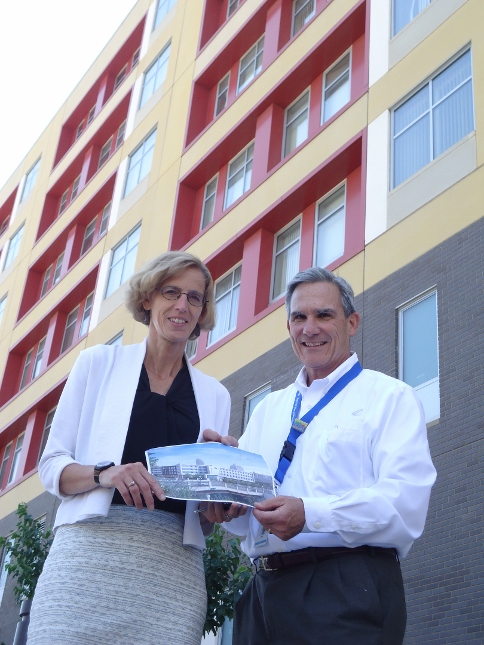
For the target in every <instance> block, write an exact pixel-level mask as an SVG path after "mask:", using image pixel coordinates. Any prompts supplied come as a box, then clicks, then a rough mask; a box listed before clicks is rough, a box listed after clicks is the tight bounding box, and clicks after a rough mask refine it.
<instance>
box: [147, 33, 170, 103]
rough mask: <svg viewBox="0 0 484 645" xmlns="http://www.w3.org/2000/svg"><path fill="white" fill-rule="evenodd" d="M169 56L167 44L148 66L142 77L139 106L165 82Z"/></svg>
mask: <svg viewBox="0 0 484 645" xmlns="http://www.w3.org/2000/svg"><path fill="white" fill-rule="evenodd" d="M169 57H170V45H167V46H166V47H165V49H164V50H163V51H162V52H161V54H160V55H159V56H158V57H157V59H156V60H155V62H154V63H153V64H152V65H150V66H149V67H148V69H147V70H146V72H145V75H144V78H143V89H142V90H141V100H140V104H139V106H140V107H142V106H143V105H144V104H145V103H146V101H147V100H148V99H149V98H150V96H152V95H153V94H154V93H155V92H156V90H157V89H158V88H159V87H160V86H161V85H162V84H163V83H164V82H165V79H166V71H167V69H168V59H169Z"/></svg>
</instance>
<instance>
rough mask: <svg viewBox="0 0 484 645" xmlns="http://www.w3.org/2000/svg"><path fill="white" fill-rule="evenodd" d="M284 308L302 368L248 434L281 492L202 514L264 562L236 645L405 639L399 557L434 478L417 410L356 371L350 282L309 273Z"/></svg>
mask: <svg viewBox="0 0 484 645" xmlns="http://www.w3.org/2000/svg"><path fill="white" fill-rule="evenodd" d="M286 306H287V312H288V322H287V328H288V331H289V335H290V337H291V341H292V346H293V349H294V351H295V353H296V355H297V356H298V358H299V359H300V360H301V362H302V363H303V366H304V367H303V368H302V370H301V371H300V373H299V375H298V377H297V379H296V382H295V383H294V384H292V385H290V386H289V387H288V388H286V389H285V390H281V391H279V392H274V393H272V394H270V395H268V396H267V397H266V398H265V399H264V400H263V401H262V402H261V403H260V404H259V405H258V406H257V408H256V410H255V411H254V413H253V415H252V417H251V420H250V422H249V424H248V427H247V430H246V432H245V434H244V435H243V436H242V438H241V440H240V447H241V448H243V449H244V450H249V451H251V452H255V453H259V454H261V455H263V456H264V458H265V459H266V461H267V463H268V464H269V466H270V468H271V469H272V471H273V472H274V473H276V479H278V480H279V481H280V482H281V483H280V486H279V489H278V495H277V497H275V498H273V499H270V500H266V501H264V502H262V503H258V504H256V505H255V509H253V511H252V512H251V513H246V514H245V507H244V508H242V509H241V508H240V507H239V505H237V504H232V506H231V507H230V508H229V509H223V508H222V507H221V505H220V504H210V505H209V509H208V511H207V516H208V519H210V520H211V521H222V520H225V521H226V522H228V521H230V520H232V519H234V521H233V522H231V523H230V525H228V524H227V528H228V529H229V530H230V531H231V532H235V533H237V534H239V535H243V536H246V539H245V540H244V542H243V550H244V551H245V553H246V554H247V555H249V556H250V558H252V559H253V561H254V563H255V564H256V567H257V573H256V575H255V576H254V578H253V579H252V581H251V583H250V584H249V585H248V587H247V588H246V590H245V591H244V593H243V595H242V597H241V598H240V600H239V602H238V604H237V607H236V615H235V623H234V640H233V642H234V645H265V644H271V645H305V644H307V645H315V644H324V645H334V644H337V645H401V643H402V641H403V636H404V632H405V623H406V610H405V598H404V590H403V583H402V577H401V572H400V564H399V558H402V557H405V556H406V555H407V553H408V551H409V549H410V547H411V545H412V543H413V541H414V540H415V539H416V538H417V537H419V536H420V534H421V533H422V531H423V528H424V523H425V517H426V513H427V508H428V502H429V495H430V489H431V487H432V484H433V483H434V481H435V469H434V467H433V465H432V462H431V459H430V454H429V449H428V444H427V434H426V426H425V420H424V416H423V413H422V408H421V406H420V404H419V402H418V400H417V398H416V396H415V394H414V392H413V390H412V389H411V388H410V387H408V386H407V385H406V384H405V383H402V382H401V381H397V380H396V379H393V378H390V377H389V376H386V375H384V374H381V373H379V372H374V371H370V370H361V366H360V365H359V363H358V359H357V357H356V355H355V354H352V353H351V351H350V338H351V337H352V336H354V335H355V334H356V331H357V329H358V325H359V315H358V314H357V313H356V312H355V308H354V296H353V291H352V289H351V287H350V285H349V284H348V283H347V282H346V281H345V280H343V279H342V278H339V277H337V276H335V275H334V274H332V273H331V272H329V271H326V270H324V269H319V268H312V269H308V270H306V271H302V272H301V273H299V274H297V275H296V277H295V278H294V279H293V280H292V281H291V282H290V284H289V285H288V288H287V294H286ZM322 397H323V398H322ZM318 402H320V403H319V405H318ZM314 406H316V407H314ZM297 419H302V423H300V422H299V421H298V420H297ZM305 423H307V424H308V425H305ZM292 427H294V430H291V428H292ZM290 430H291V435H292V436H291V435H290V436H289V437H288V434H289V431H290ZM286 440H287V442H288V443H285V442H286ZM283 446H284V448H283ZM281 448H283V456H282V458H281V456H280V455H281ZM242 515H244V516H243V517H242Z"/></svg>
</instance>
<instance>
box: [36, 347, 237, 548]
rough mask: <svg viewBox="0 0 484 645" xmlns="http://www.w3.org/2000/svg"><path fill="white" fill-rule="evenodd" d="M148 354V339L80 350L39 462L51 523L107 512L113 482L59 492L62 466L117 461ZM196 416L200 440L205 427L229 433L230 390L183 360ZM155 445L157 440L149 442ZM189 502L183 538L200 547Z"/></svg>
mask: <svg viewBox="0 0 484 645" xmlns="http://www.w3.org/2000/svg"><path fill="white" fill-rule="evenodd" d="M145 354H146V340H145V341H143V342H142V343H140V344H136V345H126V346H116V345H115V346H113V345H96V346H95V347H91V348H89V349H86V350H84V351H83V352H81V354H80V355H79V358H78V359H77V361H76V362H75V364H74V367H73V368H72V371H71V373H70V375H69V378H68V379H67V382H66V384H65V387H64V390H63V392H62V395H61V397H60V400H59V405H58V406H57V410H56V413H55V416H54V420H53V422H52V427H51V430H50V435H49V439H48V441H47V445H46V447H45V450H44V453H43V455H42V458H41V460H40V462H39V475H40V479H41V480H42V483H43V484H44V486H45V488H46V490H48V491H49V492H50V493H52V494H54V495H56V496H57V497H59V498H60V499H61V500H62V503H61V505H60V506H59V509H58V511H57V516H56V520H55V524H54V528H56V527H57V526H60V525H62V524H74V523H75V522H79V521H81V520H85V519H88V518H91V517H96V516H104V517H106V516H107V515H108V512H109V507H110V505H111V500H112V497H113V494H114V488H102V487H97V488H93V489H92V490H90V491H88V492H86V493H79V494H77V495H63V494H62V493H61V492H60V490H59V480H60V476H61V473H62V471H63V470H64V468H65V467H66V466H68V465H69V464H72V463H79V464H84V465H91V464H97V463H98V462H99V461H105V460H108V461H114V463H115V464H120V463H121V458H122V455H123V450H124V444H125V440H126V433H127V431H128V425H129V420H130V418H131V409H132V407H133V401H134V396H135V393H136V389H137V387H138V380H139V375H140V371H141V365H142V363H143V360H144V357H145ZM187 364H188V369H189V372H190V378H191V380H192V385H193V390H194V393H195V400H196V403H197V408H198V415H199V418H200V433H199V436H198V441H201V440H202V432H203V430H205V429H206V428H211V429H212V430H216V431H217V432H218V433H220V434H221V435H226V434H227V433H228V426H229V416H230V395H229V393H228V391H227V390H226V389H225V387H224V386H223V385H222V384H221V383H219V382H218V381H217V380H216V379H214V378H213V377H211V376H207V375H206V374H203V373H202V372H200V370H197V369H196V368H194V367H192V365H190V362H189V361H187ZM153 447H156V446H153ZM197 504H198V503H197V502H194V501H189V502H187V510H186V516H185V530H184V535H183V544H186V545H190V546H195V547H198V548H200V549H203V548H204V546H205V539H204V536H203V533H202V530H201V527H200V521H199V517H198V514H197V513H194V510H195V509H196V508H197Z"/></svg>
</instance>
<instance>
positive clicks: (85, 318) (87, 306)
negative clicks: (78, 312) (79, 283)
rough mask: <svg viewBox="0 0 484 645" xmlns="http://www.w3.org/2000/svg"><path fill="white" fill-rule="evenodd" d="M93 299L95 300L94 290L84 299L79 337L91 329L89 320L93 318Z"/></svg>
mask: <svg viewBox="0 0 484 645" xmlns="http://www.w3.org/2000/svg"><path fill="white" fill-rule="evenodd" d="M93 300H94V291H92V292H91V293H90V294H89V295H88V296H87V298H86V300H85V301H84V309H83V312H82V317H81V323H80V325H79V333H78V338H82V337H83V336H85V335H86V334H87V332H88V331H89V322H90V320H91V314H92V303H93Z"/></svg>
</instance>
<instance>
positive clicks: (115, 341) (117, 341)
mask: <svg viewBox="0 0 484 645" xmlns="http://www.w3.org/2000/svg"><path fill="white" fill-rule="evenodd" d="M123 333H124V330H121V331H120V332H119V333H118V334H116V336H113V337H112V338H110V339H109V340H108V342H107V343H106V345H122V344H123Z"/></svg>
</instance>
